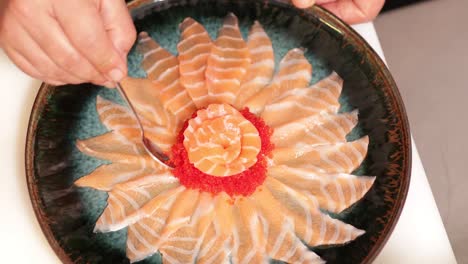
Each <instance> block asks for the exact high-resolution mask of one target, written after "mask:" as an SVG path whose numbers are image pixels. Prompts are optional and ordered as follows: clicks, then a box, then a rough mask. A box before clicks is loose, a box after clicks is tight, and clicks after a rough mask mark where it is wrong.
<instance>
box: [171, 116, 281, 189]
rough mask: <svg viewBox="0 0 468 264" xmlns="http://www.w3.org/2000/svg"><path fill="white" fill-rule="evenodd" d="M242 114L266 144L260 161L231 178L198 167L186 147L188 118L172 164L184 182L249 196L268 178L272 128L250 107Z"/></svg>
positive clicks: (173, 155) (178, 138)
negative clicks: (193, 162) (191, 159)
mask: <svg viewBox="0 0 468 264" xmlns="http://www.w3.org/2000/svg"><path fill="white" fill-rule="evenodd" d="M240 113H241V114H242V115H243V116H244V117H245V119H247V120H249V121H250V122H251V123H252V124H253V125H254V126H255V127H256V128H257V130H258V133H259V136H260V139H261V142H262V146H261V149H260V152H259V153H258V155H257V163H255V164H254V165H253V166H251V167H250V168H248V169H247V170H245V171H243V172H241V173H238V174H234V175H231V176H227V177H216V176H213V175H209V174H206V173H204V172H202V171H200V170H199V169H197V168H195V166H194V165H193V164H192V163H190V160H189V158H188V153H187V150H186V149H185V147H184V131H185V129H186V128H187V126H188V120H187V121H186V122H185V124H184V126H183V127H182V129H181V131H180V132H179V135H178V136H177V142H176V143H175V144H174V146H173V147H172V155H171V163H172V165H173V166H174V170H173V174H174V176H175V177H177V178H178V179H179V181H180V183H181V184H182V185H184V186H185V187H187V188H190V189H199V190H200V191H203V192H210V193H212V194H218V193H220V192H226V193H227V194H228V195H230V196H238V195H241V196H248V195H250V194H252V193H253V192H254V191H255V189H256V188H257V187H258V186H260V185H261V184H262V183H263V182H264V181H265V178H266V172H267V166H268V164H267V160H266V158H267V157H268V156H269V155H270V153H271V151H272V150H273V147H274V146H273V144H272V143H271V142H270V137H271V134H272V130H271V128H270V127H269V126H267V125H266V124H265V122H264V121H263V120H262V119H261V118H260V117H258V116H256V115H254V114H252V113H251V112H250V111H249V109H248V108H245V109H243V110H242V111H240ZM195 116H196V115H194V117H195Z"/></svg>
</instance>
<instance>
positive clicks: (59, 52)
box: [3, 0, 107, 84]
mask: <svg viewBox="0 0 468 264" xmlns="http://www.w3.org/2000/svg"><path fill="white" fill-rule="evenodd" d="M12 3H13V4H12V5H11V6H10V10H8V11H6V15H5V16H6V18H4V23H6V24H7V25H8V27H10V28H12V30H11V32H10V35H12V36H10V38H9V40H8V41H7V43H10V46H12V45H14V43H21V45H17V46H16V47H15V49H16V50H17V51H18V52H19V53H20V54H21V55H22V56H23V57H24V58H25V59H27V60H29V62H30V63H31V64H32V65H33V66H34V67H37V68H41V71H40V72H41V75H42V78H47V79H51V78H52V79H54V80H60V81H61V82H65V83H73V84H75V83H83V82H88V81H93V82H97V83H101V84H104V83H105V82H106V81H107V80H106V78H104V77H103V76H101V74H100V73H99V72H98V71H97V70H96V69H95V68H94V67H93V65H91V64H90V63H89V62H88V61H87V59H86V58H84V57H83V56H81V54H80V53H79V52H78V51H77V50H76V49H75V48H74V47H73V45H72V44H71V43H70V41H69V40H68V38H67V37H66V35H65V34H64V32H63V31H62V29H61V27H60V25H59V24H58V23H57V21H56V20H55V19H54V18H53V17H52V16H51V15H50V12H49V10H48V9H47V7H48V6H47V5H46V4H45V3H46V2H44V1H37V0H31V1H28V2H27V3H25V2H24V1H14V2H12ZM13 29H15V30H13ZM3 34H4V33H3ZM51 64H52V65H53V66H49V67H47V68H45V69H44V67H43V65H51Z"/></svg>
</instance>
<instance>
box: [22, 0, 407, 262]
mask: <svg viewBox="0 0 468 264" xmlns="http://www.w3.org/2000/svg"><path fill="white" fill-rule="evenodd" d="M129 8H130V9H131V13H132V16H133V18H134V21H135V25H136V27H137V30H138V31H139V32H140V31H147V32H148V33H149V34H150V35H151V36H152V37H153V38H154V39H156V40H158V42H159V43H160V44H161V45H162V46H163V47H164V48H166V49H168V50H169V51H171V52H173V53H176V44H177V42H178V39H179V29H178V25H179V23H180V22H181V21H182V20H183V19H184V18H185V17H188V16H190V17H192V18H194V19H196V20H198V21H199V22H201V24H203V25H204V26H205V27H206V28H207V30H208V31H209V33H210V34H211V36H212V37H213V36H216V32H217V30H218V28H219V26H220V25H221V22H222V19H223V17H224V16H225V15H226V14H227V13H228V12H233V13H235V14H236V15H237V16H238V17H239V23H240V27H241V30H242V32H243V33H244V36H245V34H246V33H247V31H248V29H249V27H250V26H251V25H252V23H253V21H254V20H259V22H260V23H261V24H262V25H263V26H264V28H265V30H266V32H267V33H268V35H269V36H270V38H271V40H272V42H273V48H274V51H275V59H276V61H277V62H278V61H279V59H280V58H281V57H283V55H284V54H285V53H286V52H287V51H288V50H289V49H291V48H296V47H302V48H305V49H306V54H305V55H306V57H307V59H308V60H309V61H310V62H311V63H312V65H313V69H314V70H313V78H312V83H314V82H317V81H318V80H320V79H322V78H323V77H325V76H327V75H328V74H329V73H331V72H332V71H336V72H337V73H338V74H339V75H340V76H341V77H342V78H343V79H344V87H343V92H342V95H341V97H340V102H341V104H342V108H341V109H340V111H342V112H346V111H350V110H353V109H358V110H359V124H358V126H357V127H356V128H355V129H354V130H353V131H352V133H351V134H350V135H349V136H348V139H349V140H352V139H357V138H360V137H361V136H363V135H369V138H370V144H369V149H368V155H367V158H366V159H365V161H364V162H363V164H362V165H361V167H360V168H359V169H358V170H356V171H355V172H354V174H356V175H372V176H376V181H375V183H374V186H373V187H372V188H371V189H370V191H369V192H368V193H367V194H366V195H365V197H364V198H363V199H362V200H360V201H359V202H358V203H356V204H355V205H354V206H352V207H351V208H349V209H348V210H346V211H345V212H343V213H341V214H338V215H333V217H335V218H338V219H340V220H343V221H344V222H346V223H349V224H351V225H353V226H355V227H357V228H359V229H363V230H365V231H366V233H365V234H364V235H362V236H361V237H358V238H357V239H356V240H354V241H352V242H351V243H349V244H346V245H342V246H333V247H316V248H312V249H311V250H313V251H314V252H316V253H317V254H318V255H320V256H321V257H322V258H323V259H324V260H326V261H327V263H370V262H371V261H372V260H373V259H374V258H375V257H376V255H377V254H378V253H379V252H380V250H381V249H382V247H383V246H384V245H385V242H386V241H387V239H388V237H389V236H390V234H391V232H392V230H393V228H394V226H395V224H396V222H397V220H398V217H399V216H400V212H401V210H402V208H403V204H404V202H405V198H406V194H407V192H408V186H409V182H410V171H411V142H410V134H409V127H408V121H407V117H406V113H405V110H404V106H403V103H402V100H401V98H400V95H399V93H398V90H397V87H396V85H395V83H394V81H393V79H392V77H391V75H390V73H389V71H388V69H387V68H386V67H385V65H384V63H383V62H382V61H381V60H380V59H379V58H378V56H377V55H376V53H375V52H374V51H373V50H372V49H371V48H370V47H369V45H368V44H367V43H366V42H365V41H364V40H363V39H362V38H361V37H360V36H359V35H358V34H357V33H356V32H354V31H353V30H352V29H351V28H350V27H349V26H347V25H345V24H344V23H343V22H341V21H340V20H338V19H337V18H336V17H334V16H333V15H331V14H329V13H328V12H326V11H325V10H323V9H321V8H320V7H313V8H311V9H308V10H298V9H295V8H293V7H292V6H291V5H290V4H288V3H285V2H283V1H278V0H271V1H261V0H222V1H219V0H218V1H217V0H205V1H201V0H190V1H184V0H180V1H178V0H161V1H144V0H142V1H134V2H131V3H130V4H129ZM141 59H142V58H141V55H139V54H138V53H137V52H136V51H135V50H132V51H131V52H130V54H129V75H130V76H134V77H142V76H145V75H144V72H143V71H142V70H141V69H140V67H139V63H140V61H141ZM97 95H100V96H102V97H104V98H106V99H110V100H113V101H116V102H120V103H121V102H122V100H121V99H120V97H119V96H118V94H117V92H116V91H115V90H111V89H106V88H103V87H97V86H93V85H91V84H81V85H68V86H66V87H53V86H49V85H47V84H43V85H42V87H41V89H40V91H39V94H38V96H37V99H36V102H35V104H34V108H33V111H32V114H31V118H30V124H29V130H28V137H27V143H26V172H27V178H28V187H29V192H30V195H31V200H32V203H33V206H34V210H35V213H36V215H37V218H38V220H39V223H40V225H41V227H42V230H43V231H44V233H45V236H46V237H47V239H48V241H49V243H50V245H51V246H52V248H53V249H54V251H55V252H56V254H57V255H58V257H59V258H60V259H61V260H62V261H63V262H64V263H129V260H128V259H127V258H126V255H125V241H126V235H127V231H126V229H122V230H120V231H117V232H111V233H104V234H103V233H94V232H93V229H94V225H95V222H96V220H97V218H98V217H99V215H100V214H101V212H102V210H103V209H104V207H105V205H106V198H107V194H106V193H105V192H101V191H97V190H93V189H89V188H79V187H76V186H74V181H75V180H77V179H78V178H80V177H81V176H83V175H86V174H88V173H90V172H91V171H93V170H94V169H95V168H96V167H98V166H99V165H102V164H104V163H106V162H105V161H102V160H98V159H95V158H92V157H89V156H86V155H85V154H83V153H80V151H79V150H78V149H77V148H76V146H75V142H76V140H78V139H85V138H89V137H92V136H96V135H100V134H103V133H104V132H106V129H105V127H104V126H103V125H102V124H101V123H100V121H99V118H98V115H97V113H96V108H95V107H96V96H97ZM139 263H161V259H160V256H159V255H158V254H155V255H154V256H152V257H150V258H147V259H145V260H143V261H141V262H139Z"/></svg>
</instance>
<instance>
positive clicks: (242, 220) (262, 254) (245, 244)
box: [231, 199, 269, 263]
mask: <svg viewBox="0 0 468 264" xmlns="http://www.w3.org/2000/svg"><path fill="white" fill-rule="evenodd" d="M233 210H234V214H233V216H234V220H235V226H236V228H235V229H234V230H233V241H234V242H233V244H234V247H233V250H232V254H231V255H232V262H233V263H269V257H268V255H267V254H266V240H265V236H264V234H263V228H262V225H261V223H260V219H259V217H258V213H257V208H256V207H255V206H254V205H253V204H252V202H251V201H249V200H248V199H239V200H237V201H236V203H235V207H234V209H233Z"/></svg>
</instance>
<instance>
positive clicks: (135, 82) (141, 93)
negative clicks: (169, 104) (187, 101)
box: [121, 77, 182, 134]
mask: <svg viewBox="0 0 468 264" xmlns="http://www.w3.org/2000/svg"><path fill="white" fill-rule="evenodd" d="M121 85H122V88H123V89H124V90H125V93H126V94H127V96H128V97H129V99H130V101H131V102H132V105H133V106H134V107H135V108H136V111H137V113H138V115H139V117H140V118H141V116H143V118H144V119H145V120H147V121H149V123H150V126H151V127H155V126H159V127H162V128H165V129H167V131H169V132H170V134H175V133H177V132H178V131H179V130H180V127H181V125H182V122H181V120H179V119H178V118H177V116H175V115H173V114H172V113H171V112H168V111H166V110H165V109H164V107H163V104H162V102H161V99H160V94H159V92H160V91H159V90H158V89H157V88H156V85H155V84H154V83H153V82H152V81H151V80H149V79H146V78H132V77H126V78H125V79H123V80H122V81H121Z"/></svg>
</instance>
